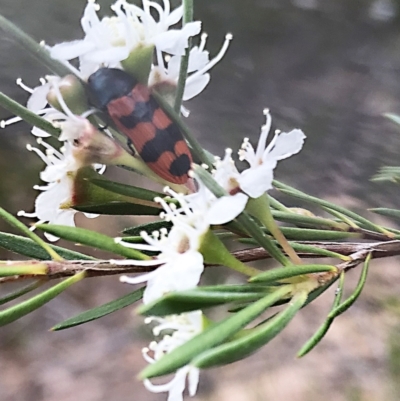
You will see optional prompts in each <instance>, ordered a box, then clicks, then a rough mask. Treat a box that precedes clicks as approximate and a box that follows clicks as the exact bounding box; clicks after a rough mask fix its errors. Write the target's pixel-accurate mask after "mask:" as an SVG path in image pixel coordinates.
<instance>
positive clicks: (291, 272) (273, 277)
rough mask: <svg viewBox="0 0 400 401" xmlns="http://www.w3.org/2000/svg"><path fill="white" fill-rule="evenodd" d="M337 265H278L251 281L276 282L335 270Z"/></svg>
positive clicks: (252, 278)
mask: <svg viewBox="0 0 400 401" xmlns="http://www.w3.org/2000/svg"><path fill="white" fill-rule="evenodd" d="M335 271H337V268H336V266H332V265H292V266H285V267H278V268H277V269H272V270H268V271H266V272H264V273H261V274H259V275H258V276H254V277H251V278H250V279H249V281H250V283H264V284H266V283H274V282H277V281H279V280H283V279H288V278H291V277H295V276H301V275H303V274H310V273H323V272H335Z"/></svg>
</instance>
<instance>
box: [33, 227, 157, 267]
mask: <svg viewBox="0 0 400 401" xmlns="http://www.w3.org/2000/svg"><path fill="white" fill-rule="evenodd" d="M36 227H37V228H38V229H39V230H42V231H44V232H46V233H49V234H53V235H55V236H56V237H59V238H62V239H65V240H67V241H74V242H77V243H79V244H82V245H87V246H91V247H93V248H98V249H102V250H103V251H109V252H112V253H115V254H117V255H122V256H125V257H126V258H128V259H137V260H147V259H150V257H149V256H147V255H145V254H143V253H142V252H139V251H137V250H135V249H131V248H127V247H125V246H123V245H121V244H117V243H116V242H115V241H114V238H111V237H108V236H107V235H104V234H100V233H97V232H95V231H91V230H87V229H84V228H78V227H69V226H60V225H56V224H38V225H37V226H36Z"/></svg>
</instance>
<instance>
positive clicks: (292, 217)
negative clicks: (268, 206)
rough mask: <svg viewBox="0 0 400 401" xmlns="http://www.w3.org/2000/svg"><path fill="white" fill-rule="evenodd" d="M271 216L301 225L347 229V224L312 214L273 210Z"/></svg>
mask: <svg viewBox="0 0 400 401" xmlns="http://www.w3.org/2000/svg"><path fill="white" fill-rule="evenodd" d="M272 216H274V218H275V219H276V220H278V221H283V222H285V223H291V224H295V225H297V226H301V227H310V226H315V227H322V228H330V229H336V230H341V231H347V230H348V229H349V226H348V224H343V223H339V222H337V221H334V220H329V219H324V218H322V217H312V216H304V215H302V214H297V213H293V212H291V213H290V212H289V213H288V212H282V211H277V210H273V211H272Z"/></svg>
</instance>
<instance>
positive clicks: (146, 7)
mask: <svg viewBox="0 0 400 401" xmlns="http://www.w3.org/2000/svg"><path fill="white" fill-rule="evenodd" d="M111 9H112V10H113V12H114V14H115V15H113V16H112V17H105V18H102V19H100V18H99V17H98V14H97V12H98V10H99V6H98V5H97V4H96V3H95V1H94V0H89V1H88V4H87V6H86V8H85V10H84V14H83V17H82V19H81V25H82V29H83V31H84V38H83V39H81V40H76V41H73V42H65V43H61V44H57V45H55V46H52V47H49V46H46V48H47V49H48V50H49V52H50V54H51V56H52V57H53V58H55V59H58V60H59V61H61V62H62V63H63V64H64V65H66V66H67V67H68V68H69V69H70V70H71V72H72V73H73V74H75V75H74V76H72V75H71V76H68V77H64V78H61V77H55V76H51V77H46V79H45V80H43V81H42V84H41V85H40V86H38V87H36V88H34V89H30V88H28V87H27V86H25V85H24V84H23V83H22V82H21V81H18V84H19V85H20V86H21V87H23V88H24V89H25V90H26V91H28V92H29V93H30V94H31V96H30V98H29V100H28V104H27V108H28V109H29V110H30V111H31V112H33V113H36V114H37V115H40V116H41V117H42V118H44V119H45V120H46V121H47V122H50V123H51V124H52V126H53V127H55V128H57V129H59V130H60V135H59V137H58V140H59V141H60V142H61V143H62V145H61V147H60V150H56V149H55V148H54V147H52V146H50V145H49V144H47V143H46V142H44V140H43V138H45V137H48V136H49V133H48V132H47V131H45V130H43V129H41V128H37V127H35V128H33V130H32V134H33V135H35V136H36V137H38V138H39V139H38V142H39V144H40V145H42V146H43V147H44V148H45V149H46V151H45V152H43V151H41V150H39V149H38V148H36V147H32V146H28V150H30V151H33V152H35V153H36V154H37V155H38V156H39V157H40V158H41V159H42V160H43V161H44V162H45V164H46V167H45V169H44V171H43V172H42V173H41V175H40V178H41V179H42V181H44V182H46V183H47V185H44V186H36V187H35V188H36V189H38V190H40V191H42V192H41V194H40V195H39V196H38V198H37V199H36V203H35V212H34V213H31V214H28V213H25V212H20V215H21V216H27V217H34V218H37V219H39V221H40V222H50V223H55V224H64V225H74V215H75V213H76V211H75V210H74V209H73V207H74V206H75V207H76V206H79V205H82V202H83V204H84V202H85V201H87V200H88V198H87V197H88V191H87V188H86V186H88V184H87V182H88V180H87V177H88V174H89V175H90V174H97V173H102V172H103V171H104V168H105V165H123V166H129V167H132V168H134V169H136V167H137V164H135V163H136V156H134V155H131V154H130V153H129V152H128V151H127V150H125V149H124V148H123V147H122V146H121V145H120V144H119V143H118V142H117V141H116V140H115V139H114V137H113V136H112V133H111V129H110V131H108V130H107V129H106V127H103V128H104V129H99V128H98V127H96V126H95V125H93V124H92V123H91V122H90V121H93V120H90V121H89V118H91V117H89V116H90V115H91V114H92V113H93V112H95V111H94V110H92V109H91V108H90V106H89V100H88V96H87V95H86V93H85V90H84V86H83V85H82V82H81V81H84V82H87V81H88V82H89V85H90V82H91V79H89V77H90V76H92V74H93V73H95V72H96V71H98V70H99V69H100V68H104V67H108V68H114V69H115V68H116V69H121V70H124V71H125V73H128V74H130V75H132V76H135V78H136V81H137V82H140V84H138V85H142V84H143V83H146V84H147V85H148V86H149V87H150V88H151V89H152V90H154V91H157V92H158V93H159V94H160V95H162V96H164V97H165V99H166V100H167V101H168V100H170V98H171V96H172V100H173V99H174V97H175V91H176V89H177V86H178V84H179V79H180V75H181V74H180V67H181V57H182V55H184V54H185V52H186V51H187V50H188V48H189V44H190V40H191V38H194V37H195V36H196V35H199V34H200V31H201V22H200V21H195V22H190V23H187V24H184V25H183V26H181V27H180V28H176V25H177V24H178V23H179V22H180V21H181V19H182V15H183V8H182V6H180V7H178V8H176V9H174V10H171V6H170V2H169V0H163V2H162V5H160V4H159V3H156V2H154V1H149V0H143V6H142V7H138V6H136V5H133V4H130V3H128V2H127V1H126V0H117V1H116V2H115V3H114V4H113V6H112V7H111ZM206 39H207V35H206V34H204V33H203V34H201V36H200V40H199V44H198V45H197V46H194V47H192V48H190V51H189V53H188V54H189V58H188V70H187V72H188V74H187V77H186V81H185V82H184V90H183V100H184V101H185V100H189V99H191V98H193V97H195V96H197V95H198V94H199V93H201V92H202V91H203V90H204V88H205V87H206V86H207V85H208V83H209V81H210V75H209V70H210V69H211V68H212V67H213V66H215V64H217V63H218V62H219V61H220V60H221V59H222V57H223V56H224V54H225V53H226V51H227V49H228V46H229V42H230V40H231V39H232V35H230V34H228V35H226V37H225V41H224V43H223V45H222V47H221V49H220V51H219V53H218V54H217V55H216V56H215V57H214V58H213V59H211V60H210V57H209V53H208V51H207V50H206V49H205V47H206ZM75 66H77V67H75ZM103 71H108V72H110V71H109V70H101V71H100V72H103ZM117 73H121V71H117ZM136 81H135V82H136ZM134 87H135V88H136V84H135V85H134ZM132 93H134V90H133V89H132ZM146 93H147V94H148V93H149V92H146ZM147 96H148V98H151V97H150V96H149V95H147ZM113 99H114V100H115V98H113ZM118 100H119V99H118ZM142 103H145V101H142ZM128 106H129V105H128ZM128 106H127V107H126V108H127V110H128V109H129V107H130V106H129V107H128ZM135 107H136V103H135V102H134V103H133V107H131V109H134V108H135ZM157 107H158V106H157ZM131 109H129V110H130V111H128V112H127V113H128V114H129V113H133V112H132V110H131ZM157 110H158V111H160V109H157ZM181 110H182V114H183V115H185V116H187V115H188V110H187V109H186V108H181ZM154 114H155V113H154ZM264 114H265V116H266V123H265V125H263V127H262V128H261V135H260V138H259V141H258V145H257V146H256V147H253V146H252V145H251V143H250V141H249V139H248V138H245V139H244V142H243V145H242V147H241V149H240V151H239V158H240V159H241V160H242V161H245V162H247V163H248V168H246V169H244V170H243V171H241V172H240V171H239V170H238V168H237V167H236V165H235V162H234V160H233V158H232V150H231V149H227V150H226V152H225V156H224V158H223V159H220V158H215V162H214V165H213V168H212V169H211V171H210V174H211V176H212V179H214V180H215V182H216V184H217V185H218V186H219V187H220V188H222V191H223V195H222V196H216V195H215V194H214V193H213V192H212V191H211V190H210V189H209V188H208V187H207V186H206V185H205V183H204V182H203V181H202V179H201V177H200V175H197V174H196V171H197V170H196V169H195V170H194V171H191V172H190V174H191V176H190V177H191V178H190V181H191V183H190V185H189V184H188V185H187V186H186V188H185V190H187V191H186V192H185V194H183V193H179V191H177V190H175V188H174V190H173V189H171V188H167V189H166V190H165V192H166V193H167V197H165V198H159V197H158V198H156V199H155V202H158V203H159V204H160V205H161V207H162V209H163V212H162V213H161V218H163V219H165V221H167V222H170V223H172V224H171V225H172V228H170V229H169V231H168V230H166V229H161V230H160V231H156V232H153V233H152V234H151V235H150V234H148V233H146V232H142V233H141V236H142V239H143V243H139V244H138V243H129V242H126V241H124V240H123V239H122V238H117V239H116V242H118V243H120V244H122V245H124V246H126V247H131V248H134V249H136V250H143V251H151V252H153V253H155V254H156V256H154V257H153V258H152V259H148V260H142V261H137V260H135V261H134V263H135V264H136V265H138V266H140V265H142V266H152V267H154V270H153V271H151V272H150V273H146V274H143V275H140V276H137V277H126V276H123V277H121V281H122V282H125V283H128V284H138V283H143V282H145V283H146V289H145V291H144V295H143V302H144V304H151V303H154V302H157V300H159V299H160V298H161V297H163V296H165V295H166V294H169V293H171V292H176V291H182V290H190V289H193V288H195V287H196V286H197V285H198V284H199V282H200V280H201V276H202V273H203V271H204V268H205V264H206V263H219V262H220V261H221V260H222V259H221V258H220V259H218V258H217V257H216V256H215V254H218V253H220V254H221V255H222V254H224V252H227V253H228V254H229V252H228V251H227V250H226V248H225V247H224V245H223V244H222V242H220V240H219V239H218V238H217V237H216V236H215V235H214V234H213V232H212V227H213V226H220V225H224V224H227V223H230V222H232V221H233V220H234V219H236V218H237V217H238V216H239V215H240V214H241V213H242V212H243V211H245V210H246V208H248V209H250V208H249V207H248V205H249V201H250V200H251V199H259V198H261V197H263V196H265V193H266V191H268V190H269V189H270V188H272V180H273V172H274V169H275V167H276V166H277V163H278V161H279V160H282V159H285V158H287V157H290V156H291V155H294V154H296V153H298V152H299V151H300V150H301V148H302V146H303V142H304V139H305V135H304V134H303V132H302V131H301V130H299V129H294V130H292V131H290V132H287V133H286V132H279V131H276V132H275V136H274V138H273V139H272V140H271V141H270V142H269V143H268V144H267V139H268V134H269V131H270V129H271V116H270V113H269V111H268V110H265V112H264ZM123 116H124V117H126V115H125V114H123ZM92 117H93V116H92ZM17 120H18V119H12V120H9V121H8V122H2V126H4V125H7V124H8V123H12V122H15V121H17ZM158 120H159V121H157V122H158V124H159V126H157V129H159V130H160V131H162V130H164V128H163V127H168V124H170V123H171V122H170V121H169V120H168V119H167V118H161V117H159V116H158ZM140 122H141V121H140ZM166 122H167V123H168V124H166ZM132 125H133V127H135V124H132ZM114 128H115V127H114ZM102 131H104V132H102ZM151 134H152V135H150V134H149V136H150V137H151V139H153V137H155V136H156V134H155V133H154V132H152V133H151ZM182 140H183V139H182ZM178 142H179V141H178ZM173 144H174V146H175V145H176V143H173ZM176 147H177V148H179V145H176ZM158 156H160V155H158ZM190 160H191V159H190ZM141 163H143V161H141ZM149 163H150V162H149ZM189 165H190V163H189V162H188V168H189ZM88 171H89V172H88ZM139 171H140V170H139ZM148 174H149V175H150V174H151V171H150V172H149V173H148ZM153 174H154V173H153ZM192 181H193V182H192ZM222 191H221V192H222ZM187 192H189V193H187ZM96 193H98V191H97V192H96ZM89 195H90V194H89ZM79 202H81V203H79ZM247 211H249V213H251V212H250V210H247ZM88 217H94V215H90V214H89V215H88ZM48 238H49V240H56V238H55V237H53V236H48ZM211 254H213V256H212V257H210V255H211ZM225 255H226V253H225ZM229 256H230V259H229V258H226V259H224V260H223V263H220V264H225V263H226V265H227V266H229V263H230V262H229V260H230V261H232V258H233V256H232V255H230V254H229ZM233 259H235V258H233ZM216 260H218V261H217V262H215V261H216ZM111 262H113V263H115V264H121V265H123V264H131V263H132V261H131V260H113V261H111ZM236 262H237V263H241V262H239V261H237V260H235V261H233V262H232V264H234V263H236ZM231 267H233V266H231ZM236 267H237V265H236ZM203 320H204V317H203V315H202V312H200V311H194V312H190V313H184V314H180V315H173V316H167V317H165V318H159V317H151V318H148V319H147V320H146V322H147V323H154V322H155V323H156V325H155V327H154V328H153V334H154V335H155V336H156V337H159V338H160V339H159V341H153V342H151V343H150V345H149V347H148V348H145V349H144V350H143V356H144V358H145V359H146V360H147V361H148V362H149V363H154V362H156V361H158V360H159V359H160V358H162V357H163V356H164V355H166V354H168V353H170V352H172V351H173V350H174V349H176V348H177V347H179V346H180V345H182V344H183V343H185V342H186V341H188V340H189V339H191V338H192V337H194V336H196V335H198V334H199V333H201V331H202V330H203V326H204V323H203ZM167 330H168V333H166V331H167ZM171 332H172V334H171ZM198 378H199V371H198V369H197V368H195V367H193V366H191V365H186V366H184V367H182V368H180V369H179V370H178V371H177V372H176V374H175V376H174V378H173V379H172V380H171V381H170V382H169V383H167V384H164V385H154V384H153V383H151V382H150V381H148V380H146V381H145V386H146V387H147V388H148V389H149V390H150V391H153V392H168V394H169V396H168V400H169V401H181V400H182V394H183V392H184V390H185V385H186V381H188V383H189V393H190V395H193V394H194V393H195V392H196V389H197V384H198Z"/></svg>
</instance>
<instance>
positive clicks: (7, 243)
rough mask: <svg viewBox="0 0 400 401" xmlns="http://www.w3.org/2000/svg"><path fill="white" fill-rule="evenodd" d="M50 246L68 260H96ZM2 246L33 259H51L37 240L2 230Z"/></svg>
mask: <svg viewBox="0 0 400 401" xmlns="http://www.w3.org/2000/svg"><path fill="white" fill-rule="evenodd" d="M49 246H50V247H51V248H52V249H54V251H56V252H57V253H58V254H59V255H60V256H61V257H63V258H64V259H67V260H95V258H93V257H92V256H88V255H85V254H83V253H80V252H75V251H70V250H69V249H65V248H62V247H60V246H56V245H50V244H49ZM0 247H1V248H4V249H7V250H9V251H12V252H15V253H18V254H19V255H23V256H27V257H28V258H32V259H40V260H50V259H51V257H50V255H49V254H48V253H47V252H46V251H45V250H44V249H43V248H42V247H41V246H40V245H38V244H37V243H36V242H34V241H32V240H31V239H29V238H25V237H21V236H19V235H14V234H8V233H2V232H0Z"/></svg>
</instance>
